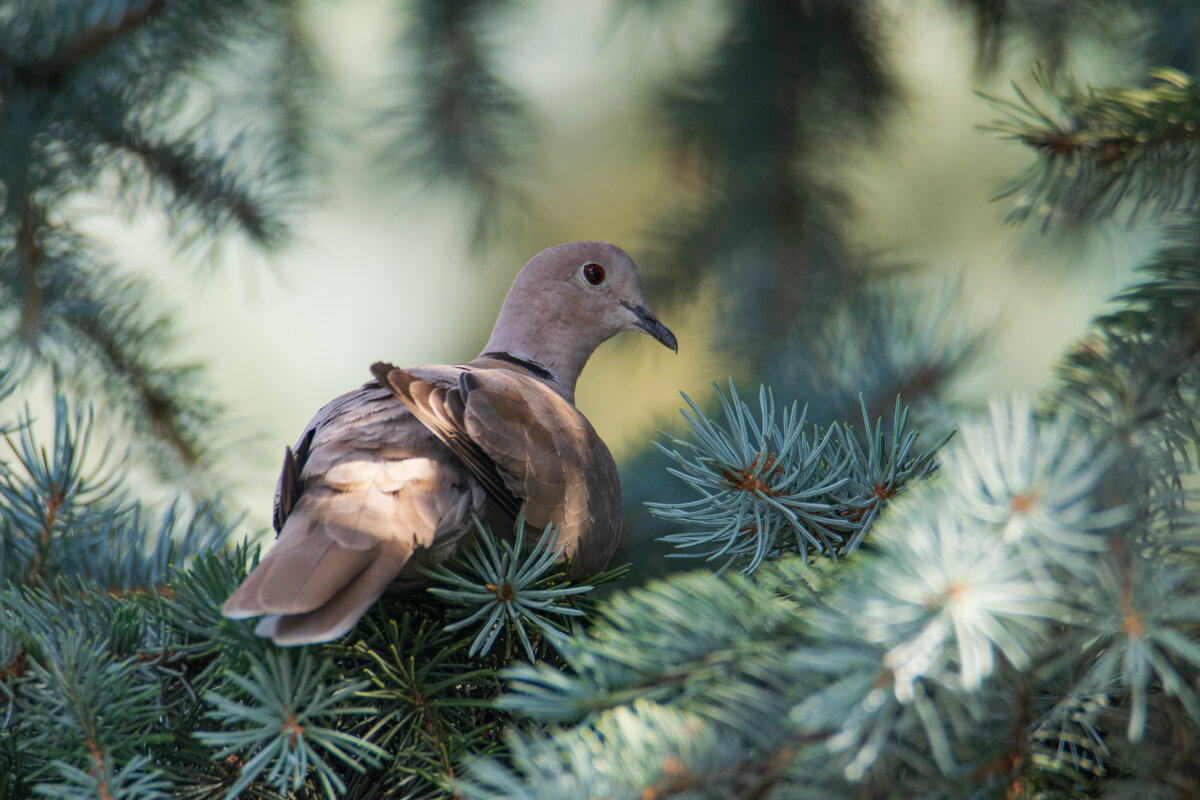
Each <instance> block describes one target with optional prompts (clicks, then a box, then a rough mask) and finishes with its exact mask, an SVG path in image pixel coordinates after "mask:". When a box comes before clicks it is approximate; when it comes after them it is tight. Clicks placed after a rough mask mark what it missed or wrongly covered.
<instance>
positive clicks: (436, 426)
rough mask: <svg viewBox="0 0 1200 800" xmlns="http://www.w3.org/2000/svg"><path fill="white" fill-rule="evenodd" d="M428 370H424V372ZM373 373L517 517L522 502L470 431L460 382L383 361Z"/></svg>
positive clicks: (372, 370)
mask: <svg viewBox="0 0 1200 800" xmlns="http://www.w3.org/2000/svg"><path fill="white" fill-rule="evenodd" d="M427 369H428V368H425V369H421V371H422V372H425V371H426V370H427ZM371 372H372V373H373V374H374V375H375V379H376V380H378V381H379V385H380V386H386V387H387V388H388V389H390V390H391V391H392V393H393V394H395V395H396V397H397V398H399V400H400V401H401V402H402V403H404V405H405V406H406V407H407V408H408V410H409V411H410V412H412V414H413V416H414V417H416V418H417V419H418V420H420V422H421V424H422V425H424V426H425V427H426V428H428V429H429V431H430V432H431V433H432V434H433V435H434V436H436V437H437V438H438V439H439V440H440V441H441V442H442V444H444V445H446V447H448V448H450V450H451V452H453V453H454V455H456V456H458V457H459V459H460V460H461V461H462V462H463V464H465V465H466V467H467V469H469V470H470V471H471V474H472V475H474V476H475V478H476V479H477V480H478V481H479V482H480V483H481V484H483V487H484V489H486V490H487V493H488V497H490V498H491V499H492V502H493V503H495V504H496V506H498V507H499V508H500V509H501V510H503V511H504V513H505V514H506V515H507V516H508V517H510V518H511V519H513V520H515V519H516V518H517V513H518V512H519V511H520V508H521V501H520V500H519V499H518V498H517V497H515V496H514V495H513V492H512V491H511V490H510V488H509V486H508V485H507V484H506V483H505V480H504V477H503V476H502V475H501V474H500V471H499V470H498V469H497V466H496V462H495V461H494V460H492V458H491V457H490V456H489V455H488V454H487V452H486V451H485V450H484V449H483V448H482V447H480V446H479V444H478V443H477V442H476V441H474V440H473V439H472V438H471V436H470V435H469V434H468V433H467V430H466V425H465V424H464V421H463V413H464V411H465V408H464V404H463V394H462V393H461V392H460V391H457V382H453V383H446V382H442V381H437V382H435V381H434V380H426V379H423V378H418V377H417V375H416V374H415V373H414V372H409V371H407V370H403V369H398V368H396V367H395V366H393V365H392V364H388V363H386V362H383V361H378V362H376V363H374V364H372V365H371ZM426 377H427V378H430V377H434V376H429V375H426ZM436 377H438V378H441V377H444V376H442V375H437V376H436Z"/></svg>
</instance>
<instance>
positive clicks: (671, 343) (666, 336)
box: [628, 306, 679, 353]
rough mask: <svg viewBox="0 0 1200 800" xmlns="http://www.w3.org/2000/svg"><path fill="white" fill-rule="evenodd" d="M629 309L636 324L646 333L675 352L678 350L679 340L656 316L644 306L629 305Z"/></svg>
mask: <svg viewBox="0 0 1200 800" xmlns="http://www.w3.org/2000/svg"><path fill="white" fill-rule="evenodd" d="M628 308H629V310H630V311H632V312H633V313H634V316H636V317H637V326H638V327H639V328H641V329H642V330H644V331H645V332H646V333H648V334H650V335H651V336H653V337H654V338H655V339H657V340H658V341H660V342H662V343H663V345H664V346H666V347H669V348H671V349H672V350H674V351H675V352H676V353H678V352H679V341H678V340H677V339H676V338H675V334H673V333H671V330H670V329H669V328H668V327H667V326H666V325H663V324H662V323H661V322H659V321H658V317H656V316H654V314H653V312H651V311H650V309H648V308H646V307H645V306H629V307H628Z"/></svg>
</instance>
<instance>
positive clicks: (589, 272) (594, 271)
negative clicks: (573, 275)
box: [583, 264, 604, 286]
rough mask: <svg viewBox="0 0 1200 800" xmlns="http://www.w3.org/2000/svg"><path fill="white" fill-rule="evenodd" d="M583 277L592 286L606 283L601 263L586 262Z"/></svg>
mask: <svg viewBox="0 0 1200 800" xmlns="http://www.w3.org/2000/svg"><path fill="white" fill-rule="evenodd" d="M583 279H584V280H585V281H587V282H588V283H590V284H591V285H592V286H599V285H600V284H602V283H604V267H602V266H600V265H599V264H584V265H583Z"/></svg>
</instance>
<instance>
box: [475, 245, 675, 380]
mask: <svg viewBox="0 0 1200 800" xmlns="http://www.w3.org/2000/svg"><path fill="white" fill-rule="evenodd" d="M622 331H641V332H643V333H647V334H649V335H650V336H652V337H654V338H655V339H657V340H658V341H659V342H661V343H662V344H663V345H665V346H666V347H669V348H671V349H672V350H674V351H676V352H678V351H679V345H678V342H677V341H676V339H675V334H673V333H671V331H670V330H669V329H668V328H667V326H666V325H663V324H662V323H661V322H659V321H658V318H657V317H656V316H655V315H654V314H653V312H651V311H650V309H649V308H647V307H646V298H645V296H644V295H643V293H642V276H641V273H639V272H638V268H637V264H635V263H633V259H632V258H630V257H629V254H628V253H626V252H625V251H624V250H622V249H621V248H619V247H617V246H616V245H613V244H609V243H607V242H571V243H569V244H560V245H555V246H553V247H548V248H546V249H545V250H543V251H541V252H540V253H538V254H537V255H535V256H534V257H533V258H531V259H529V262H528V263H527V264H526V265H525V266H524V268H523V269H522V270H521V272H520V273H519V274H518V275H517V277H516V280H514V281H513V285H512V288H511V289H509V292H508V296H507V297H506V298H505V300H504V305H503V306H502V307H501V309H500V315H499V317H498V318H497V319H496V327H495V328H494V329H493V331H492V338H491V339H490V340H489V342H488V345H487V347H486V348H485V349H484V351H485V352H505V353H508V354H510V355H512V356H516V357H518V358H522V359H525V360H529V361H532V362H534V363H536V364H539V365H541V366H543V367H545V368H546V369H548V370H550V372H552V373H553V374H554V375H555V377H556V380H557V381H558V382H560V383H562V384H563V385H564V387H565V388H568V389H569V392H570V393H572V394H573V393H574V385H575V380H576V379H577V378H578V377H579V372H580V370H582V369H583V365H584V364H585V363H586V362H587V359H588V357H589V356H591V354H592V352H593V351H594V350H595V349H596V348H597V347H599V346H600V345H601V344H603V343H604V342H606V341H608V340H609V339H611V338H612V337H613V336H615V335H617V334H618V333H621V332H622Z"/></svg>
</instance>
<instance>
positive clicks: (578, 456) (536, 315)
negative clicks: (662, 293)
mask: <svg viewBox="0 0 1200 800" xmlns="http://www.w3.org/2000/svg"><path fill="white" fill-rule="evenodd" d="M625 330H641V331H643V332H646V333H649V334H650V335H651V336H653V337H654V338H655V339H657V340H658V341H660V342H662V343H663V344H664V345H666V346H668V347H670V348H672V349H676V342H675V336H674V335H673V334H672V333H671V332H670V331H669V330H667V328H666V327H665V326H663V324H662V323H661V322H659V321H658V320H657V319H656V318H655V317H654V315H653V314H651V313H650V311H649V310H648V309H647V308H646V305H645V300H644V298H643V296H642V284H641V276H640V275H639V274H638V270H637V266H636V265H635V264H634V263H633V261H632V260H631V259H630V258H629V256H628V255H627V254H626V253H625V252H624V251H623V250H621V249H620V248H618V247H616V246H614V245H611V244H606V243H603V242H575V243H572V244H564V245H558V246H556V247H551V248H548V249H546V250H543V251H542V252H540V253H538V254H537V255H536V256H534V257H533V258H532V259H530V261H529V263H527V264H526V265H525V267H524V268H523V269H522V270H521V272H520V273H519V274H518V275H517V277H516V279H515V280H514V281H513V286H512V289H510V290H509V293H508V297H507V298H506V299H505V301H504V304H503V306H502V307H501V309H500V314H499V316H498V318H497V320H496V325H495V328H494V329H493V331H492V336H491V338H490V339H489V341H488V344H487V346H486V347H484V350H483V353H482V354H481V355H480V356H479V357H478V358H476V359H475V360H473V361H470V362H468V363H466V364H457V365H433V366H424V367H415V368H411V369H398V368H396V367H394V366H392V365H391V364H385V363H382V362H381V363H377V364H375V365H374V366H373V367H372V368H371V371H372V373H373V374H374V375H375V381H373V382H371V383H368V384H365V385H364V386H362V387H361V388H359V389H356V390H355V391H352V392H348V393H347V394H344V395H342V396H341V397H338V398H337V399H335V400H333V401H332V402H331V403H329V404H328V405H326V406H325V407H324V408H322V409H321V410H320V411H318V412H317V414H316V416H315V417H314V418H313V419H312V421H311V422H309V424H308V425H307V426H306V428H305V429H304V432H303V434H301V436H300V439H299V441H298V442H297V443H296V446H295V448H288V449H287V450H286V452H285V455H284V463H283V470H282V472H281V473H280V476H279V485H278V487H277V489H276V492H275V515H274V522H275V529H276V530H277V531H279V539H278V541H277V542H276V544H275V545H274V546H273V547H272V548H271V550H270V551H269V552H268V553H267V555H266V556H265V557H264V558H263V560H262V561H261V562H260V563H259V565H258V566H257V567H256V568H255V569H254V570H253V571H252V572H251V573H250V575H249V576H247V578H246V580H245V581H244V582H243V583H242V585H241V586H239V587H238V589H237V590H236V591H235V592H234V593H233V595H231V596H230V598H229V599H228V600H227V601H226V602H225V606H224V613H225V615H226V616H229V617H234V618H243V617H255V616H262V617H263V619H262V620H261V621H260V622H259V624H258V626H257V628H256V629H255V630H256V632H257V633H259V635H262V636H269V637H271V638H272V639H273V640H274V641H275V642H276V643H277V644H282V645H292V644H305V643H309V642H320V641H328V640H330V639H334V638H336V637H338V636H340V635H342V634H344V633H346V632H347V631H349V630H350V629H351V628H352V627H353V626H354V624H355V623H356V622H357V621H358V619H359V618H360V617H361V616H362V615H363V613H365V612H366V610H367V609H368V608H370V606H371V605H372V604H373V603H374V602H375V601H376V600H377V599H378V598H379V597H380V595H382V594H383V592H384V591H385V590H386V589H387V588H388V587H389V586H392V585H405V584H410V583H416V582H419V575H418V574H416V572H415V570H413V569H412V568H411V565H412V564H413V563H414V562H420V561H430V560H432V561H439V560H443V559H445V558H447V557H449V556H450V555H451V554H453V553H454V551H455V549H456V548H457V547H458V545H459V543H460V542H461V541H462V540H463V538H464V537H465V536H467V535H468V534H469V533H470V531H471V530H472V529H473V522H472V520H471V516H472V514H474V515H476V516H478V517H479V518H480V519H482V520H484V521H485V522H487V523H490V524H491V525H492V526H493V530H495V531H497V532H501V531H508V530H511V527H512V524H513V520H514V519H515V517H516V514H517V511H518V510H519V508H520V507H521V506H522V505H523V506H524V509H525V518H526V521H527V523H528V524H529V525H531V526H534V527H537V528H541V527H544V526H545V525H547V524H551V523H553V524H555V525H558V526H560V532H559V537H558V542H557V544H558V546H559V547H563V548H564V556H565V557H566V558H567V559H568V569H569V571H570V573H571V574H572V575H588V574H592V573H594V572H597V571H599V570H601V569H603V568H604V566H605V565H606V564H607V563H608V561H609V559H610V558H611V557H612V554H613V551H614V550H615V549H616V546H617V542H618V540H619V538H620V533H621V486H620V481H619V479H618V476H617V468H616V464H615V463H614V462H613V459H612V456H611V455H610V454H609V452H608V448H607V447H605V445H604V442H603V441H601V439H600V437H599V436H597V435H596V431H595V430H594V429H593V428H592V426H591V424H590V423H589V422H588V421H587V419H586V418H585V417H584V416H583V415H582V414H581V413H579V411H578V409H576V408H575V402H574V401H575V382H576V380H577V379H578V377H579V373H580V371H581V370H582V369H583V366H584V364H585V363H586V362H587V359H588V357H590V356H591V354H592V352H593V351H594V350H595V349H596V348H597V347H598V346H599V345H600V344H602V343H604V342H605V341H607V340H608V339H610V338H611V337H613V336H614V335H616V334H617V333H619V332H621V331H625Z"/></svg>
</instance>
